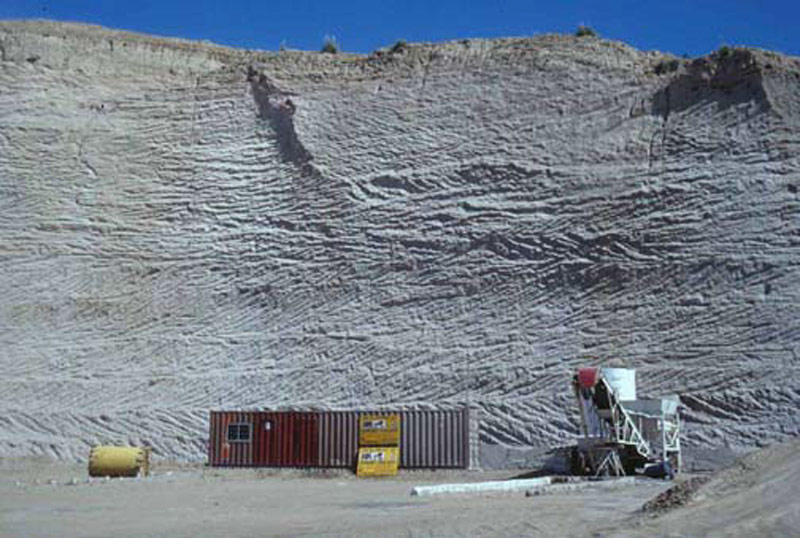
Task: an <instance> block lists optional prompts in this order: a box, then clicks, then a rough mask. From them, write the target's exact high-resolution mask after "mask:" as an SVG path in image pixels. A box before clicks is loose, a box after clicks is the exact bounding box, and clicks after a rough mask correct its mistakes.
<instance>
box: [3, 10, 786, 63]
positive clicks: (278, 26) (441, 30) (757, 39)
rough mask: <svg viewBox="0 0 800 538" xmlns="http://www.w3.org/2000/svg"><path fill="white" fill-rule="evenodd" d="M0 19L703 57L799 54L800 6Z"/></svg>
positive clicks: (241, 40) (77, 14) (367, 47)
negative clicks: (574, 35)
mask: <svg viewBox="0 0 800 538" xmlns="http://www.w3.org/2000/svg"><path fill="white" fill-rule="evenodd" d="M0 18H3V19H7V18H49V19H57V20H68V21H79V22H88V23H94V24H100V25H103V26H108V27H112V28H122V29H127V30H134V31H138V32H145V33H152V34H158V35H165V36H175V37H184V38H189V39H205V40H209V41H213V42H215V43H219V44H223V45H230V46H235V47H242V48H250V49H267V50H276V49H277V48H278V47H279V46H280V44H281V43H285V44H286V45H287V46H288V47H291V48H298V49H307V50H318V49H319V47H320V45H321V44H322V40H323V38H324V36H325V35H332V36H335V37H336V39H337V40H338V42H339V43H340V45H341V48H342V50H345V51H352V52H370V51H372V50H374V49H377V48H379V47H382V46H385V45H390V44H392V43H393V42H395V41H396V40H398V39H406V40H408V41H443V40H450V39H461V38H469V37H498V36H524V35H532V34H537V33H549V32H573V31H574V30H575V28H576V27H577V26H578V25H579V24H586V25H589V26H591V27H593V28H594V29H596V30H597V31H598V32H599V33H600V34H601V35H602V36H604V37H607V38H610V39H618V40H620V41H624V42H626V43H629V44H631V45H633V46H635V47H637V48H639V49H643V50H651V49H658V50H662V51H669V52H673V53H675V54H679V55H680V54H689V55H690V56H697V55H700V54H705V53H707V52H710V51H712V50H715V49H717V48H719V47H720V46H721V45H724V44H727V45H750V46H756V47H761V48H767V49H773V50H778V51H781V52H785V53H789V54H794V55H800V37H798V35H800V34H799V33H798V26H800V0H793V1H777V2H757V1H737V0H728V1H707V2H704V1H702V0H696V1H688V0H667V1H661V2H651V1H648V0H636V1H629V0H625V1H619V2H613V3H611V2H591V1H562V2H558V1H553V0H551V1H549V2H538V1H533V0H528V1H525V0H494V1H488V0H486V1H484V0H476V1H473V2H457V1H454V0H439V1H433V0H427V1H423V0H403V1H397V0H370V1H365V0H353V1H347V0H338V1H337V0H328V1H320V0H294V1H283V0H259V1H252V0H227V1H224V2H219V1H211V0H193V1H182V2H180V1H171V0H133V1H121V0H120V1H117V0H105V1H101V0H53V1H42V0H38V1H24V0H0Z"/></svg>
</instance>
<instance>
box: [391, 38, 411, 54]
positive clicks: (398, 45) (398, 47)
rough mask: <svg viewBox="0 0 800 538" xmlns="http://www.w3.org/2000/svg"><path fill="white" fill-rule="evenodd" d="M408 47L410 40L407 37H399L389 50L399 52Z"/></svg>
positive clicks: (393, 52) (394, 52)
mask: <svg viewBox="0 0 800 538" xmlns="http://www.w3.org/2000/svg"><path fill="white" fill-rule="evenodd" d="M407 48H408V42H407V41H406V40H405V39H398V40H397V41H395V42H394V45H392V48H390V49H389V52H391V53H392V54H397V53H400V52H403V51H404V50H406V49H407Z"/></svg>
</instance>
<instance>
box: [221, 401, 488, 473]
mask: <svg viewBox="0 0 800 538" xmlns="http://www.w3.org/2000/svg"><path fill="white" fill-rule="evenodd" d="M367 414H369V415H390V414H397V415H399V417H400V468H404V469H415V468H416V469H446V468H452V469H468V468H473V467H475V466H476V465H477V461H478V453H477V450H478V420H477V411H476V410H474V409H473V410H470V409H469V408H466V407H465V408H462V409H456V410H441V411H429V410H412V411H385V410H381V411H372V410H364V411H303V412H299V411H212V412H211V418H210V423H209V426H210V427H209V443H208V462H209V465H211V466H229V467H339V468H350V469H354V468H355V465H356V459H357V457H358V424H359V417H360V416H361V415H367Z"/></svg>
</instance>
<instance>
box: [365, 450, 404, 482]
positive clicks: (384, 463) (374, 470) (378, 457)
mask: <svg viewBox="0 0 800 538" xmlns="http://www.w3.org/2000/svg"><path fill="white" fill-rule="evenodd" d="M399 465H400V449H399V448H397V447H396V446H391V447H369V448H359V449H358V467H357V468H356V474H357V475H358V476H394V475H396V474H397V467H398V466H399Z"/></svg>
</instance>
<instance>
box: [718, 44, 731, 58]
mask: <svg viewBox="0 0 800 538" xmlns="http://www.w3.org/2000/svg"><path fill="white" fill-rule="evenodd" d="M731 54H733V49H732V48H730V47H729V46H728V45H722V46H721V47H720V48H719V50H718V51H717V58H719V59H720V60H724V59H725V58H727V57H728V56H730V55H731Z"/></svg>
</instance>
